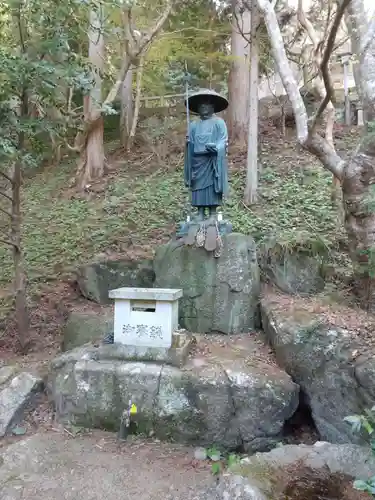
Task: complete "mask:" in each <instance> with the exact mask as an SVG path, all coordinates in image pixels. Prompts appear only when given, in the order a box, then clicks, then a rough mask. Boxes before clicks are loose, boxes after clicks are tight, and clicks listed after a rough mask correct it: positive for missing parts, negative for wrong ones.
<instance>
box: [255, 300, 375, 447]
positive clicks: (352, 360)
mask: <svg viewBox="0 0 375 500" xmlns="http://www.w3.org/2000/svg"><path fill="white" fill-rule="evenodd" d="M261 312H262V323H263V328H264V331H265V333H266V336H267V337H268V339H269V341H270V343H271V345H272V346H273V349H274V352H275V355H276V359H277V361H278V363H279V366H281V367H282V368H283V369H285V370H286V372H287V373H289V375H291V377H292V378H293V380H294V381H295V382H296V383H298V384H299V385H300V386H301V389H302V391H303V394H304V395H305V399H306V403H307V404H308V406H309V407H310V409H311V414H312V417H313V419H314V422H315V425H316V427H317V430H318V431H319V433H320V436H321V437H322V439H325V440H327V441H330V442H332V443H350V442H353V443H361V442H363V439H364V438H363V436H361V435H356V434H353V433H352V432H351V428H350V426H349V425H348V424H347V423H346V422H344V418H345V417H347V416H350V415H355V414H362V413H363V411H364V409H365V408H371V407H372V406H374V405H375V357H374V349H372V348H371V347H370V348H369V347H367V348H366V349H365V348H364V346H365V344H364V343H363V342H361V336H358V334H357V332H355V331H350V330H349V329H346V328H342V327H338V326H335V325H333V324H331V323H329V322H328V321H327V319H326V317H325V316H324V315H322V314H321V313H319V314H318V313H313V312H309V310H308V309H307V308H306V304H305V303H304V302H303V301H302V302H299V301H293V302H291V303H288V302H287V300H285V297H284V298H281V300H280V297H277V296H274V295H271V294H269V295H266V296H265V297H264V298H263V299H262V303H261Z"/></svg>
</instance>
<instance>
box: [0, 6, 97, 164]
mask: <svg viewBox="0 0 375 500" xmlns="http://www.w3.org/2000/svg"><path fill="white" fill-rule="evenodd" d="M0 10H1V13H2V17H3V19H7V21H8V25H7V27H6V28H5V27H4V31H5V40H6V42H7V43H2V45H1V47H0V82H1V85H0V137H1V140H0V158H1V159H2V162H3V163H2V167H4V166H6V164H8V163H11V162H12V161H14V160H15V159H16V158H17V159H18V160H20V161H21V162H22V163H23V164H24V165H26V166H27V165H29V166H35V165H36V164H37V163H38V162H39V161H40V160H41V158H42V156H43V152H45V151H47V150H50V147H51V146H50V137H51V136H55V137H61V136H63V135H65V134H66V131H67V128H68V127H69V125H70V123H69V118H70V117H69V116H67V115H66V114H65V113H64V108H65V106H66V101H67V94H66V93H67V89H68V88H69V87H70V88H72V89H80V90H82V89H87V88H88V87H89V86H90V80H89V78H88V77H87V71H86V70H85V68H84V63H83V61H82V60H81V59H80V58H79V57H77V54H76V53H75V52H74V51H73V50H72V48H71V45H72V43H71V36H72V34H73V33H74V30H73V25H74V24H76V18H77V16H76V12H77V7H76V4H75V2H73V1H69V0H68V1H67V2H63V3H57V4H54V3H51V2H44V1H43V0H31V1H29V2H22V1H16V0H12V1H10V2H1V3H0ZM67 20H70V24H69V23H68V22H67ZM52 111H53V112H52ZM47 137H48V138H49V140H46V138H47Z"/></svg>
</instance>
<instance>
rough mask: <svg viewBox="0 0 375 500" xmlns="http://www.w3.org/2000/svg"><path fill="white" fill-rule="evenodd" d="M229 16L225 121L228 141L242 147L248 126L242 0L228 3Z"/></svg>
mask: <svg viewBox="0 0 375 500" xmlns="http://www.w3.org/2000/svg"><path fill="white" fill-rule="evenodd" d="M232 13H233V18H232V36H231V56H232V64H231V69H230V72H229V80H228V96H229V108H228V114H227V121H228V130H229V137H230V141H231V142H232V143H235V144H238V145H239V146H241V147H245V145H246V142H247V133H248V124H249V51H250V50H249V49H250V45H249V37H250V31H251V13H250V11H249V10H246V9H244V6H243V2H242V0H232ZM246 39H247V40H246Z"/></svg>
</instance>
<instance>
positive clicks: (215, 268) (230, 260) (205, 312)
mask: <svg viewBox="0 0 375 500" xmlns="http://www.w3.org/2000/svg"><path fill="white" fill-rule="evenodd" d="M154 270H155V286H157V287H161V288H182V289H183V291H184V295H183V298H182V299H180V301H179V319H180V324H181V326H182V327H183V328H186V329H187V330H189V331H191V332H197V333H208V332H220V333H226V334H232V333H243V332H248V331H250V330H252V329H253V328H254V327H256V326H257V322H258V305H259V291H260V289H259V287H260V282H259V267H258V263H257V255H256V246H255V242H254V240H253V239H252V238H251V237H250V236H245V235H243V234H239V233H232V234H229V235H226V236H224V237H223V250H222V254H221V256H220V257H219V258H215V257H214V256H213V254H212V253H208V252H206V250H204V249H203V248H193V247H188V246H184V245H181V242H179V241H171V242H170V243H167V244H166V245H163V246H161V247H160V248H158V249H157V251H156V255H155V260H154Z"/></svg>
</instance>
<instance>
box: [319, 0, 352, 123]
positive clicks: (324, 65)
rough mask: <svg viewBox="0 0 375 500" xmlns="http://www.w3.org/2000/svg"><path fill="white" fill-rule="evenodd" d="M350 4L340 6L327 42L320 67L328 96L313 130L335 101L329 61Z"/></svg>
mask: <svg viewBox="0 0 375 500" xmlns="http://www.w3.org/2000/svg"><path fill="white" fill-rule="evenodd" d="M350 2H351V0H343V1H342V3H341V4H340V5H339V7H338V9H337V12H336V16H335V19H334V21H333V24H332V28H331V31H330V33H329V36H328V40H327V43H326V47H325V50H324V54H323V58H322V62H321V65H320V68H321V71H322V76H323V81H324V86H325V89H326V95H325V97H324V99H323V100H322V102H321V103H320V106H319V109H318V111H317V113H316V115H315V117H314V121H313V126H312V127H313V128H314V127H315V125H316V123H317V120H318V119H319V117H320V116H321V115H322V113H323V112H324V110H325V109H326V107H327V105H328V103H329V101H333V96H334V88H333V83H332V78H331V73H330V71H329V67H328V63H329V60H330V57H331V54H332V50H333V48H334V45H335V40H336V35H337V31H338V29H339V27H340V24H341V21H342V18H343V16H344V13H345V10H346V8H347V7H348V5H349V3H350Z"/></svg>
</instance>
